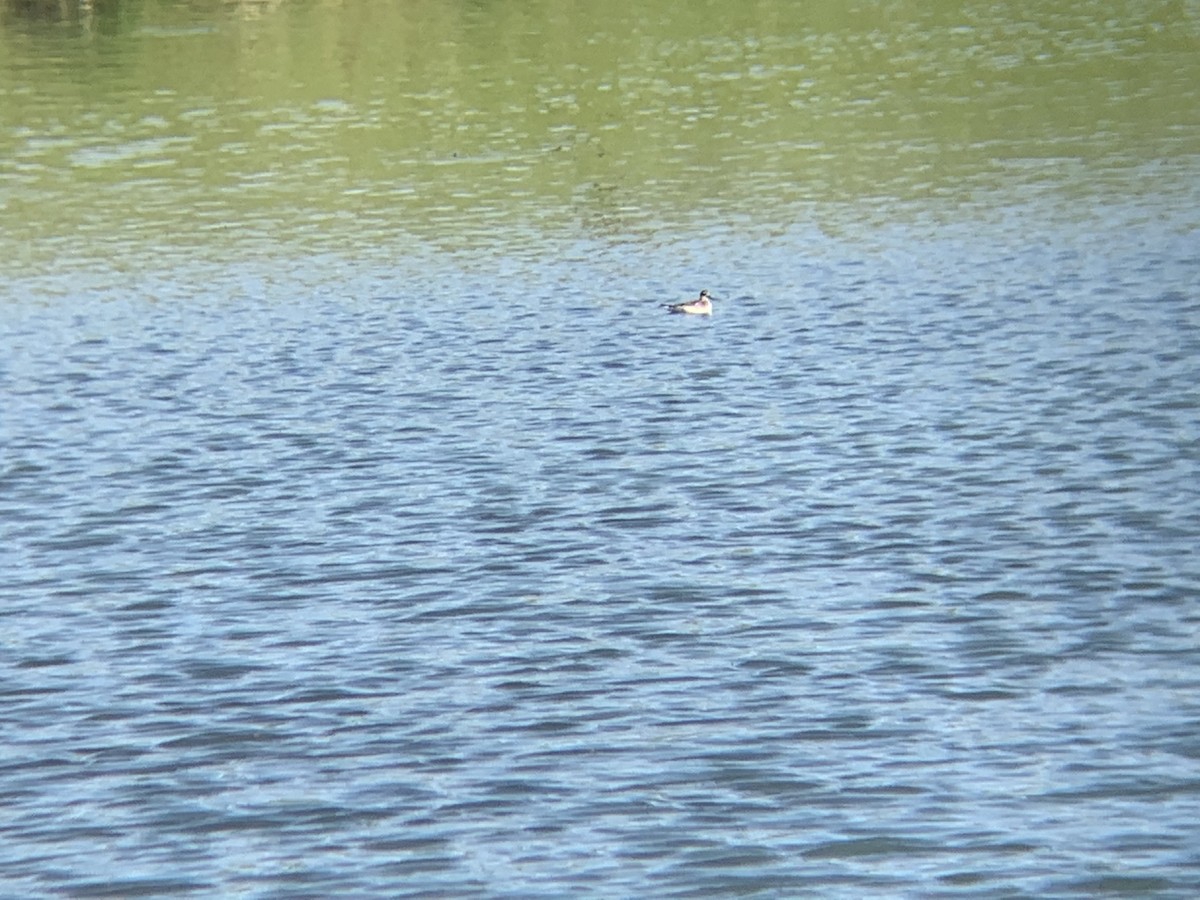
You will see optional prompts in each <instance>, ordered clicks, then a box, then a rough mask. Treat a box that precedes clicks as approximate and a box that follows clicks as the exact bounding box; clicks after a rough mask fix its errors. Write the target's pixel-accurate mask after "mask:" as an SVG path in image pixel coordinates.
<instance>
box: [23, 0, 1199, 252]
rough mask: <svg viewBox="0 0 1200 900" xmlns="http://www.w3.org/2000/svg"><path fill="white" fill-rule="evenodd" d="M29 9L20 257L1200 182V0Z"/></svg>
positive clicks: (328, 243)
mask: <svg viewBox="0 0 1200 900" xmlns="http://www.w3.org/2000/svg"><path fill="white" fill-rule="evenodd" d="M3 9H4V25H3V31H2V32H0V52H2V54H3V61H2V62H0V160H2V162H0V190H2V191H3V193H2V195H0V196H2V198H3V199H2V203H3V205H2V206H0V226H2V228H3V234H4V236H3V238H0V242H2V243H0V248H2V249H3V250H4V251H5V252H4V256H5V258H6V260H7V262H8V264H10V265H11V264H12V262H13V261H14V260H15V261H17V263H18V265H25V264H31V265H37V264H40V263H45V262H47V261H53V260H60V261H61V260H62V259H63V258H75V257H79V258H84V259H86V258H89V257H92V256H98V257H105V256H108V255H111V254H112V252H113V251H114V250H121V251H124V252H132V253H134V254H136V253H138V252H140V251H142V250H145V249H147V248H151V247H155V246H162V245H163V243H164V241H166V242H167V243H168V244H169V245H170V246H179V247H186V248H190V249H191V250H192V251H194V252H196V253H200V254H210V255H218V256H219V255H220V254H222V253H229V252H234V251H235V250H236V249H237V248H239V247H241V248H244V247H246V246H251V245H254V244H256V243H267V244H276V243H280V242H282V243H284V244H288V245H291V244H299V245H301V246H306V247H307V246H311V247H335V248H338V249H342V248H344V247H346V246H352V245H354V244H363V243H370V242H374V241H379V240H388V239H391V238H394V237H396V236H401V237H402V236H410V237H412V238H413V239H415V240H421V241H431V242H433V243H435V244H437V245H451V246H462V245H467V246H469V245H472V244H476V243H479V242H484V241H498V240H503V241H531V242H536V241H537V240H539V239H540V238H543V237H545V236H546V235H551V234H552V235H559V234H562V233H568V234H569V233H580V234H585V235H597V234H599V235H602V236H605V237H607V238H610V239H613V240H626V239H637V240H643V239H649V238H653V237H654V235H656V234H660V233H663V232H664V231H666V232H668V233H675V232H677V231H678V230H679V229H687V228H688V227H692V226H693V225H695V224H696V223H703V222H704V221H706V220H711V219H712V218H713V217H717V216H719V217H723V218H725V219H727V220H729V221H731V222H740V223H743V224H745V226H746V227H754V226H763V227H771V226H772V225H778V224H781V223H787V222H789V221H791V220H792V219H794V218H796V217H800V216H815V217H817V218H818V219H822V220H827V221H828V222H829V223H830V224H831V227H836V222H837V221H839V219H842V218H846V217H854V216H857V215H862V214H863V213H862V210H863V209H867V208H869V209H871V210H873V212H872V213H871V214H872V215H878V214H879V210H880V209H883V210H886V211H888V212H889V213H894V212H896V211H897V210H903V208H904V207H905V206H912V205H915V206H917V207H920V208H934V209H941V210H943V211H945V212H946V214H955V213H956V211H959V210H961V209H963V208H964V207H970V206H971V205H972V204H978V203H979V202H980V198H981V197H983V198H986V201H985V202H986V203H989V204H996V203H1000V204H1004V203H1019V202H1023V201H1024V200H1025V199H1026V198H1027V197H1029V196H1031V195H1032V196H1036V195H1039V193H1040V192H1043V191H1046V190H1050V191H1052V192H1053V193H1054V195H1055V201H1056V202H1066V203H1068V204H1069V203H1070V202H1072V201H1074V200H1079V199H1089V198H1096V197H1104V196H1105V195H1130V194H1134V195H1138V194H1143V195H1154V196H1156V197H1160V198H1161V202H1163V203H1168V204H1170V203H1184V202H1192V201H1194V200H1195V192H1196V188H1195V187H1194V185H1195V183H1196V180H1197V179H1196V177H1195V176H1196V173H1197V156H1198V155H1200V114H1198V112H1197V111H1198V110H1200V102H1198V101H1200V96H1198V94H1200V88H1198V87H1197V85H1200V53H1198V52H1197V50H1198V49H1200V13H1198V10H1200V6H1198V5H1197V4H1196V3H1195V2H1126V3H1121V4H1117V5H1113V4H1111V3H1108V2H1100V0H1095V2H1086V0H1084V2H1049V3H1043V4H1038V5H1036V6H1035V7H1032V8H1030V7H1028V5H1025V4H1010V3H966V4H945V3H935V4H929V3H918V2H890V3H858V4H845V3H841V2H820V3H809V4H797V3H795V2H788V0H774V2H772V0H760V2H753V3H730V2H688V3H679V2H662V3H656V2H646V0H640V2H637V3H633V2H628V0H613V2H609V3H605V4H585V3H579V4H562V3H558V2H550V0H531V2H502V3H501V2H497V3H487V2H446V0H417V2H406V3H385V2H372V0H349V2H336V3H334V2H307V3H286V2H263V3H241V4H233V5H231V4H226V3H194V4H187V5H183V4H177V3H165V2H163V3H160V2H120V0H108V2H99V0H97V2H94V3H90V4H88V3H79V2H78V0H75V2H71V0H55V2H46V0H7V3H6V5H5V6H4V7H3ZM1156 202H1158V201H1156Z"/></svg>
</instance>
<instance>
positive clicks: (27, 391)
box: [0, 215, 1200, 897]
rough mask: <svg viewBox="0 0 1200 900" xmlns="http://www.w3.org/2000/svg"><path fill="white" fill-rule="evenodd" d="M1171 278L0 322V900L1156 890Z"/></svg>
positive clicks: (1189, 384) (102, 291) (1071, 275)
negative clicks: (705, 306)
mask: <svg viewBox="0 0 1200 900" xmlns="http://www.w3.org/2000/svg"><path fill="white" fill-rule="evenodd" d="M1081 235H1084V236H1082V237H1081ZM1196 246H1197V245H1196V233H1195V230H1194V227H1192V226H1191V225H1188V224H1187V223H1184V224H1182V225H1181V224H1180V223H1179V222H1157V221H1151V220H1147V219H1140V220H1139V219H1138V218H1137V217H1136V216H1131V217H1128V218H1127V219H1125V220H1122V221H1114V222H1113V223H1112V224H1110V225H1102V226H1101V227H1100V228H1099V230H1097V229H1094V228H1093V229H1088V230H1081V229H1077V228H1074V227H1059V226H1056V225H1053V224H1052V223H1049V222H1047V221H1041V222H1030V221H1028V220H1026V219H1022V218H1021V217H1020V216H1019V215H1018V216H1016V217H1015V218H1012V219H1007V220H1006V219H1003V218H999V219H993V220H991V221H990V222H978V221H976V222H967V223H963V224H961V225H948V224H946V223H941V224H932V223H929V222H925V223H923V224H921V223H912V222H910V223H907V224H906V223H895V224H892V225H869V226H864V227H863V228H862V229H861V230H860V231H859V232H857V233H856V234H853V235H840V236H829V235H825V234H822V233H820V232H818V231H817V230H816V229H808V228H805V227H802V226H796V227H794V228H791V229H785V230H782V231H778V230H777V231H775V232H773V233H772V234H770V235H764V234H751V235H746V234H740V233H738V232H737V231H736V230H735V229H732V228H729V227H725V226H722V225H720V224H711V225H709V226H706V227H704V228H701V227H697V229H696V230H694V231H692V232H690V233H688V234H686V235H683V236H682V237H681V238H679V239H678V240H676V239H671V240H664V241H662V242H659V243H650V244H644V245H632V244H620V243H608V242H605V241H604V240H603V239H601V238H595V239H590V240H582V241H576V242H575V243H572V244H570V245H565V244H564V245H560V246H554V245H550V246H547V247H545V248H544V249H545V251H546V252H545V254H544V255H543V254H538V253H534V252H529V253H527V254H525V255H524V256H521V255H519V254H518V255H514V254H512V253H510V252H508V251H507V250H506V251H504V252H499V251H498V252H496V253H494V254H489V253H487V252H486V251H484V252H475V253H472V254H461V255H457V256H456V255H454V254H444V255H441V256H439V255H438V253H437V252H436V251H434V250H429V249H426V250H424V251H421V253H419V254H416V255H408V256H406V255H405V254H404V253H403V252H401V251H400V250H399V249H397V250H396V252H395V253H394V254H393V255H391V256H390V258H387V259H384V258H382V256H379V257H375V258H369V259H366V260H361V259H360V260H354V259H348V258H340V257H338V256H336V255H330V256H318V257H311V258H307V259H296V258H294V257H287V256H280V257H275V258H254V259H242V260H234V261H231V262H230V263H229V264H228V265H225V266H216V265H212V264H207V263H206V264H203V265H199V264H198V265H197V266H196V267H195V268H194V269H191V270H189V269H188V267H187V265H186V264H185V263H184V261H182V260H173V261H171V263H172V265H171V267H170V268H169V269H168V270H167V271H149V272H146V273H141V274H130V273H129V272H120V271H115V270H114V271H111V272H106V271H93V272H90V273H87V274H81V273H78V272H76V273H71V274H64V275H63V276H61V277H57V278H56V277H51V276H45V275H42V276H36V277H35V276H31V278H30V279H29V280H27V281H25V282H12V283H11V284H10V289H11V294H12V296H11V297H10V299H9V301H6V305H5V306H4V309H3V315H2V316H0V348H2V349H3V355H2V357H0V389H2V391H3V398H4V402H3V410H2V412H0V429H2V436H3V445H2V457H0V567H2V569H3V572H4V579H3V584H2V585H0V695H2V697H3V703H2V705H0V734H2V735H3V742H2V743H0V809H2V810H3V812H2V813H0V872H2V873H3V874H0V888H2V890H0V893H3V894H4V895H5V896H14V897H16V896H35V895H44V894H65V895H70V896H122V897H124V896H139V895H143V896H148V895H158V894H163V895H167V894H170V895H182V894H188V893H195V894H197V895H207V896H261V897H283V896H287V897H331V896H400V895H422V896H456V897H458V896H479V895H488V896H511V897H534V896H546V897H550V896H580V895H595V896H647V895H666V896H728V895H735V894H738V895H752V896H755V895H757V896H794V895H797V894H801V895H802V894H813V895H819V896H845V897H861V896H879V895H889V896H897V895H909V896H981V897H991V896H995V897H998V896H1039V897H1044V896H1055V895H1061V896H1078V895H1094V894H1100V893H1115V894H1122V895H1124V894H1138V893H1142V894H1148V895H1153V896H1192V895H1195V894H1196V893H1197V892H1200V853H1198V849H1197V848H1198V847H1200V830H1198V826H1197V822H1200V699H1198V698H1200V691H1198V688H1200V649H1198V643H1197V631H1198V628H1200V607H1198V604H1197V597H1198V593H1200V562H1197V555H1196V547H1197V542H1198V540H1200V464H1198V463H1200V449H1198V447H1200V443H1198V438H1200V389H1198V388H1197V385H1198V384H1200V294H1198V293H1197V290H1196V285H1197V284H1200V256H1198V255H1197V253H1196V251H1195V247H1196ZM697 273H702V274H699V275H698V274H697ZM701 287H707V288H709V289H710V290H712V292H713V293H714V294H715V295H716V296H718V297H719V298H721V299H720V301H719V302H718V303H717V308H716V313H715V314H714V315H713V317H712V318H711V319H704V318H691V317H679V316H671V315H668V314H666V313H664V312H663V311H662V310H661V309H659V308H658V305H657V304H658V303H660V302H662V301H668V300H672V301H674V300H680V299H686V298H688V297H690V296H691V295H692V294H694V293H695V292H696V291H698V290H699V289H700V288H701Z"/></svg>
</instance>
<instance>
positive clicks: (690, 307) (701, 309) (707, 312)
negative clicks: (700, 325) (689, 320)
mask: <svg viewBox="0 0 1200 900" xmlns="http://www.w3.org/2000/svg"><path fill="white" fill-rule="evenodd" d="M663 307H664V308H665V309H667V310H669V311H670V312H673V313H691V314H692V315H694V316H711V315H712V298H711V297H709V296H708V291H701V292H700V298H699V299H698V300H689V301H688V302H687V303H664V304H663Z"/></svg>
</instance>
